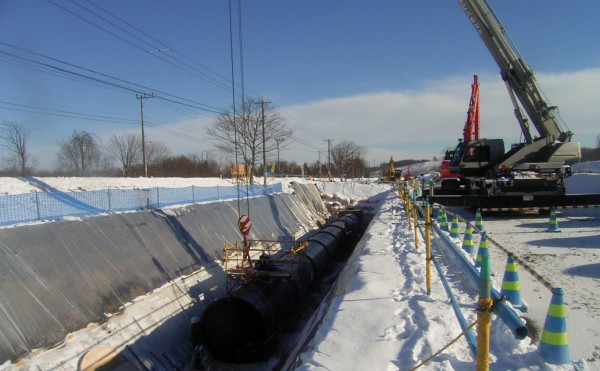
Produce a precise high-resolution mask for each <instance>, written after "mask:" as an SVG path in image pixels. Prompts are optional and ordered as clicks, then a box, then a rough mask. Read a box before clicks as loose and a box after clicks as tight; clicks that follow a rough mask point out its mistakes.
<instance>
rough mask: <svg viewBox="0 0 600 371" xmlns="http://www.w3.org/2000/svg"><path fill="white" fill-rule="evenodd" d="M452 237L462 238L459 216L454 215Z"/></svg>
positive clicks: (451, 228) (451, 229)
mask: <svg viewBox="0 0 600 371" xmlns="http://www.w3.org/2000/svg"><path fill="white" fill-rule="evenodd" d="M450 237H453V238H460V229H458V217H457V216H456V215H454V217H453V218H452V225H451V226H450Z"/></svg>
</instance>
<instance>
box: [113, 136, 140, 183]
mask: <svg viewBox="0 0 600 371" xmlns="http://www.w3.org/2000/svg"><path fill="white" fill-rule="evenodd" d="M107 150H108V152H110V153H111V154H113V155H114V156H115V157H116V158H117V160H118V161H119V163H120V164H121V174H122V175H123V176H127V175H130V174H129V172H130V170H131V168H132V167H133V166H134V165H136V164H137V163H138V162H139V161H140V158H141V154H142V137H141V136H140V135H138V134H133V133H129V134H125V135H121V136H117V135H113V136H112V137H110V139H109V141H108V146H107Z"/></svg>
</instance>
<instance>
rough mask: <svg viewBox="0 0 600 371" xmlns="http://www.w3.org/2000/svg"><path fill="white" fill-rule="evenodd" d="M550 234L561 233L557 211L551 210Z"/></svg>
mask: <svg viewBox="0 0 600 371" xmlns="http://www.w3.org/2000/svg"><path fill="white" fill-rule="evenodd" d="M548 232H560V229H559V228H558V221H557V220H556V209H555V208H552V209H551V210H550V225H549V226H548Z"/></svg>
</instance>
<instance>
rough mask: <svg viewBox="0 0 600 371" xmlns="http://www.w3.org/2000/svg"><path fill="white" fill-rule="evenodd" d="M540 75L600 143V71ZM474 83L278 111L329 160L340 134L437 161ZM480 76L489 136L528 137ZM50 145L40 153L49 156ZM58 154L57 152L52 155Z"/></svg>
mask: <svg viewBox="0 0 600 371" xmlns="http://www.w3.org/2000/svg"><path fill="white" fill-rule="evenodd" d="M536 77H537V81H538V84H539V85H540V86H541V88H542V89H543V90H544V92H545V93H546V95H547V96H548V99H549V101H550V102H551V103H552V104H555V105H558V106H559V108H560V113H561V116H562V118H563V119H564V121H565V123H566V126H567V127H568V128H569V129H570V130H571V131H573V132H574V133H575V136H574V140H577V141H580V142H581V143H582V146H586V147H595V144H596V143H595V138H596V136H597V135H598V134H600V128H599V127H600V125H598V120H599V119H598V117H600V94H598V92H597V91H598V86H600V68H596V69H589V70H583V71H575V72H562V73H537V74H536ZM472 81H473V76H472V75H459V76H452V77H449V78H446V79H443V80H436V81H424V82H422V84H421V86H420V87H419V88H417V89H414V90H403V91H382V92H374V93H368V94H361V95H356V96H349V97H338V98H332V99H327V100H322V101H318V102H310V103H306V104H299V105H292V106H287V107H277V108H278V109H281V110H282V111H283V112H284V117H285V118H286V119H287V120H288V124H289V125H290V126H291V127H293V128H294V130H295V137H298V138H300V139H301V140H302V142H304V143H309V144H311V145H312V146H314V147H318V148H321V150H322V152H321V154H320V158H321V161H322V162H325V161H326V158H327V154H326V152H325V151H326V149H327V143H326V142H325V141H324V140H325V139H333V140H334V142H333V144H334V145H335V144H336V142H339V141H342V140H350V141H353V142H355V143H358V144H361V145H363V146H365V147H367V149H368V153H367V156H366V159H367V160H368V161H369V162H373V161H375V162H387V161H389V158H390V156H393V157H394V159H396V160H399V159H407V158H423V159H431V158H432V157H433V156H440V155H441V153H442V151H443V149H444V148H446V147H454V146H455V145H456V142H457V139H458V138H459V137H462V129H463V126H464V123H465V120H466V112H467V108H468V103H469V97H470V93H471V83H472ZM479 81H480V107H481V118H480V120H481V135H482V137H487V138H503V139H504V140H505V143H506V145H507V146H508V145H509V144H510V143H514V142H516V141H518V140H520V129H519V125H518V123H517V121H516V119H515V118H514V115H513V108H512V105H511V103H510V99H509V97H508V93H507V91H506V88H505V86H504V83H503V82H502V81H501V79H500V76H499V74H491V75H490V74H482V75H480V76H479ZM209 122H210V118H202V119H198V120H191V121H185V122H179V123H175V124H172V125H166V124H165V125H162V127H163V128H164V129H167V130H171V131H176V132H177V133H180V134H181V133H183V134H184V135H185V136H187V137H190V138H192V140H189V139H183V138H182V137H181V136H174V135H171V134H168V133H165V132H164V131H158V130H156V129H153V128H148V130H147V132H146V133H147V138H149V140H154V141H159V142H162V143H164V144H165V145H167V146H168V147H169V148H170V149H171V150H172V151H173V153H174V154H189V153H194V152H195V153H200V152H202V151H205V150H211V149H212V147H211V145H210V143H209V141H208V139H207V136H206V125H207V123H209ZM532 130H534V129H533V128H532ZM110 135H112V133H109V134H107V136H106V138H105V137H103V138H102V139H103V140H105V139H108V137H110ZM49 150H50V149H49V148H44V149H41V150H40V151H35V152H36V155H37V156H38V157H39V158H41V159H42V160H47V159H48V153H49ZM54 157H55V155H54V154H52V155H51V156H50V158H51V159H52V160H54ZM281 158H282V159H286V160H292V161H296V162H299V163H301V162H309V163H312V162H314V161H317V160H318V159H319V152H318V150H316V149H313V148H310V147H306V146H305V145H303V144H300V143H292V144H291V145H290V146H289V148H286V149H284V150H282V151H281ZM271 160H272V159H269V160H268V161H271ZM40 162H41V163H44V165H47V167H51V164H45V161H40ZM41 167H46V166H41Z"/></svg>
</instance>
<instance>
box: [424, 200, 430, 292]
mask: <svg viewBox="0 0 600 371" xmlns="http://www.w3.org/2000/svg"><path fill="white" fill-rule="evenodd" d="M425 272H426V275H427V281H426V282H427V296H431V209H430V207H429V200H427V201H425Z"/></svg>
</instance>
